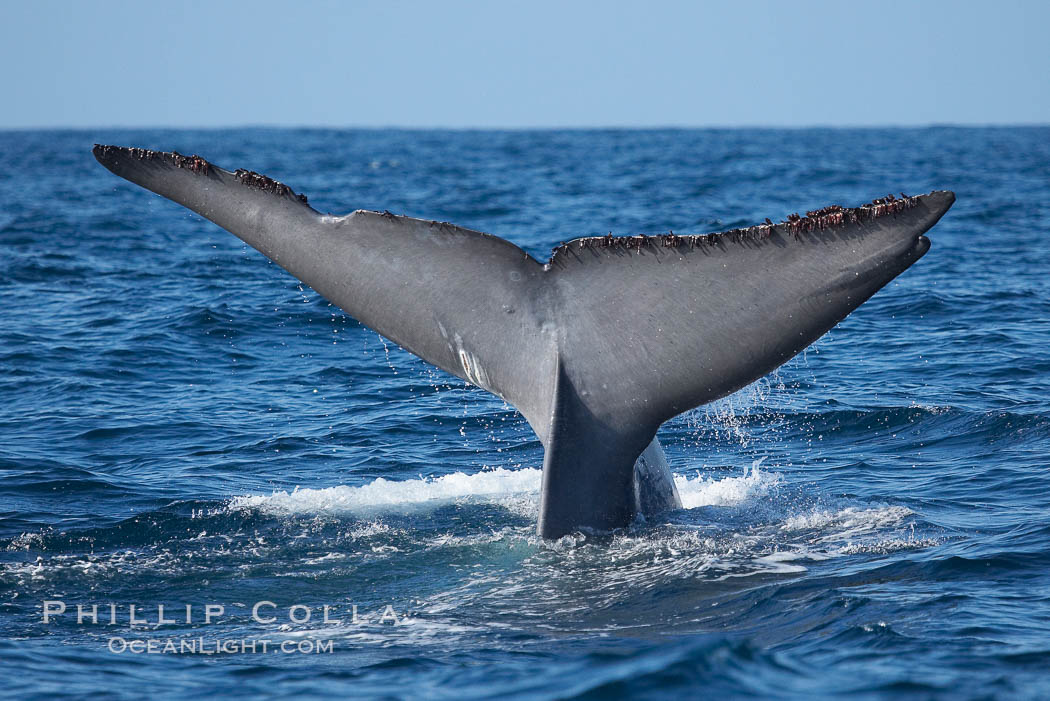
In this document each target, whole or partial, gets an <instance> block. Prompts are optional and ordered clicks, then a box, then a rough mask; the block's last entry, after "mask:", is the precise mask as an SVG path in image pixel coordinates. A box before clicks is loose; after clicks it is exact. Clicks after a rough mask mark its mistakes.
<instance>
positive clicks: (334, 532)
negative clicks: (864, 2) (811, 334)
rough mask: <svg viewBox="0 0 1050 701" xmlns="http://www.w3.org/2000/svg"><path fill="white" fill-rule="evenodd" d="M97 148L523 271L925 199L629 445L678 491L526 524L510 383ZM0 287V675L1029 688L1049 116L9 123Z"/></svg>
mask: <svg viewBox="0 0 1050 701" xmlns="http://www.w3.org/2000/svg"><path fill="white" fill-rule="evenodd" d="M95 142H101V143H112V144H120V145H131V146H141V147H148V148H155V149H162V150H172V149H175V150H178V151H180V152H182V153H187V154H190V153H199V154H201V155H203V156H205V157H206V158H208V159H209V160H211V161H212V162H214V163H216V164H218V165H221V166H224V167H227V168H231V169H233V168H248V169H252V170H256V171H259V172H262V173H265V174H267V175H270V176H272V177H274V178H277V179H279V180H282V181H284V182H286V183H288V184H289V185H291V186H292V187H293V188H294V189H295V190H296V191H298V192H305V193H307V194H308V195H309V197H310V203H311V204H312V205H313V206H314V207H315V208H317V209H319V210H322V211H330V212H333V213H339V214H342V213H346V212H349V211H352V210H354V209H358V208H366V209H376V210H390V211H393V212H395V213H399V214H400V213H403V214H409V215H412V216H418V217H424V218H430V219H438V220H448V221H451V222H454V223H456V224H460V225H463V226H467V227H470V228H474V229H480V230H483V231H488V232H492V233H495V234H497V235H500V236H503V237H505V238H507V239H510V240H511V241H513V242H514V243H516V244H518V245H520V246H522V247H523V248H525V249H526V250H527V251H528V252H530V253H531V254H532V255H533V256H535V257H536V258H538V259H540V260H543V261H545V260H547V258H548V256H549V253H550V249H551V248H552V247H553V246H555V245H557V244H558V243H559V242H561V241H565V240H568V239H570V238H573V237H578V236H583V235H604V234H606V233H608V232H612V233H614V234H619V235H626V234H636V233H649V234H655V233H662V232H666V231H668V230H673V231H674V232H676V233H679V234H686V233H705V232H709V231H718V230H722V229H726V228H732V227H737V226H744V225H750V224H754V223H758V222H761V221H762V220H763V219H764V218H765V217H770V218H772V219H774V220H776V221H779V220H780V219H782V218H784V217H785V216H786V215H787V214H789V213H791V212H797V211H805V210H807V209H814V208H817V207H820V206H823V205H827V204H832V203H836V204H842V205H850V206H852V205H857V204H861V203H864V202H867V201H869V200H871V199H872V198H873V197H881V196H884V195H885V194H886V193H889V192H892V193H898V192H900V191H904V192H906V193H908V194H919V193H922V192H927V191H929V190H933V189H950V190H954V191H955V193H956V195H957V197H958V201H957V203H956V204H955V206H954V207H953V208H952V209H951V210H950V211H949V212H948V214H947V215H946V216H945V217H944V219H943V220H942V221H941V223H940V224H938V225H937V226H936V227H935V228H934V229H933V230H932V231H931V232H930V238H931V240H932V243H933V247H932V250H931V251H930V252H929V253H928V254H927V255H926V257H925V258H923V259H922V260H921V261H919V262H918V263H917V264H915V265H914V266H913V267H912V268H911V269H910V270H908V271H907V272H906V273H904V274H903V275H902V276H901V277H900V278H898V279H897V280H896V281H894V282H893V283H891V284H890V285H889V286H887V287H886V288H885V289H884V290H882V291H881V292H879V293H878V294H877V295H876V296H875V297H874V298H872V299H871V300H870V301H869V302H868V303H866V304H864V305H863V306H862V307H860V308H859V309H858V310H857V311H856V312H854V313H853V314H852V315H851V316H850V317H849V318H847V319H846V320H845V321H844V322H843V323H842V324H840V325H839V326H838V327H836V328H835V329H834V330H833V331H832V332H831V333H830V334H828V335H827V336H825V337H824V338H822V339H821V340H820V341H818V342H817V343H816V344H815V345H814V346H812V347H810V348H809V350H808V351H806V352H805V353H804V354H802V355H800V356H798V357H797V358H796V359H795V360H793V361H792V362H790V363H788V364H787V365H785V366H784V367H782V368H780V369H779V370H778V371H777V372H775V373H773V374H772V375H770V376H768V377H766V378H763V379H762V380H760V381H758V382H756V383H755V384H753V385H752V386H750V387H747V388H745V389H744V390H741V391H740V392H738V393H736V394H735V395H732V396H730V397H728V398H726V399H724V400H721V401H719V402H716V403H714V404H712V405H708V406H706V407H701V408H698V409H695V410H693V411H691V412H689V413H687V414H685V415H682V416H680V417H678V418H676V419H674V420H672V421H670V422H669V423H667V424H666V425H665V426H664V427H663V428H662V429H661V430H660V433H659V438H660V440H661V441H662V442H663V444H664V446H665V450H666V451H667V454H668V459H669V461H670V463H671V466H672V469H673V471H674V472H675V475H676V480H677V482H678V488H679V490H680V491H681V494H682V498H683V501H684V503H685V507H686V508H684V509H683V510H680V511H676V512H673V513H671V514H669V515H667V516H666V517H665V518H663V519H659V520H650V521H649V522H647V523H643V522H638V523H636V524H634V525H633V526H632V527H631V528H629V529H627V530H626V531H624V532H619V533H615V534H611V535H605V536H600V537H596V536H590V537H585V536H583V535H579V536H570V537H567V538H564V539H562V540H560V541H557V542H543V541H541V540H539V539H537V537H536V536H535V534H534V531H535V519H536V512H537V501H538V488H539V482H540V471H539V467H540V465H541V462H542V454H543V453H542V448H541V446H540V444H539V442H538V440H537V439H536V438H535V436H534V435H533V434H532V432H531V430H530V429H529V427H528V425H527V424H526V423H525V421H524V419H523V418H522V417H521V416H520V415H519V414H518V413H517V412H516V411H515V410H514V409H513V408H512V407H510V406H508V405H506V404H504V403H503V402H502V401H501V400H499V399H497V398H495V397H493V396H491V395H488V394H486V393H485V392H483V391H481V390H478V389H474V388H472V387H469V386H467V385H466V384H465V383H463V382H462V381H460V380H458V379H455V378H453V377H451V376H449V375H447V374H445V373H443V372H442V371H439V370H436V369H435V368H433V367H430V366H428V365H426V364H424V363H423V362H422V361H420V360H418V359H416V358H415V357H413V356H412V355H410V354H408V353H407V352H405V351H403V350H401V349H399V348H398V347H397V346H396V345H394V344H392V343H389V342H384V340H383V339H382V338H380V337H379V336H377V335H376V334H375V333H373V332H372V331H370V330H368V329H366V328H363V327H362V326H361V325H360V324H358V323H357V322H356V321H355V320H353V319H351V318H348V317H346V316H345V315H343V314H342V313H341V312H340V311H339V310H338V309H337V308H334V307H333V306H331V305H330V304H329V303H328V302H326V301H325V300H324V299H322V298H320V297H319V296H318V295H317V294H315V293H314V292H313V291H311V290H310V289H308V288H304V287H302V286H301V285H300V284H299V283H298V282H297V281H296V280H295V279H294V278H292V277H291V276H289V275H288V274H286V273H285V272H284V271H282V270H281V269H280V268H279V267H277V266H276V265H274V264H271V263H269V262H267V261H266V260H265V259H264V258H263V257H262V256H261V255H260V254H258V253H256V252H255V251H253V250H249V249H247V248H246V247H245V246H244V245H243V244H242V243H241V242H240V241H238V240H237V239H236V238H234V237H233V236H231V235H229V234H227V233H226V232H224V231H222V230H220V229H219V228H218V227H216V226H215V225H213V224H211V223H209V222H207V221H205V220H203V219H201V218H200V217H198V216H196V215H195V214H192V213H191V212H189V211H188V210H185V209H182V208H181V207H179V206H177V205H175V204H172V203H170V202H168V201H166V200H163V199H162V198H160V197H157V196H155V195H153V194H151V193H148V192H146V191H144V190H142V189H139V188H138V187H135V186H133V185H131V184H130V183H127V182H125V181H123V180H121V179H119V178H117V177H116V176H114V175H112V174H111V173H109V172H108V171H106V170H105V169H103V168H102V167H101V166H99V165H98V164H97V163H96V162H95V160H94V159H93V157H92V155H91V146H92V144H93V143H95ZM0 299H2V304H0V694H2V695H3V696H6V697H9V698H18V699H35V698H41V699H44V698H47V699H50V698H58V697H62V696H71V697H72V696H76V697H79V696H86V695H98V696H100V697H106V698H128V699H132V698H140V697H142V696H150V697H153V698H166V697H185V696H189V695H191V694H192V695H200V694H210V693H218V694H221V695H222V696H226V697H241V698H268V697H277V696H286V695H291V694H296V695H302V696H309V697H331V698H346V697H355V698H356V697H366V698H367V697H383V698H411V699H457V700H459V699H472V698H486V697H498V698H501V699H518V698H522V699H526V698H537V699H543V698H553V697H557V698H573V699H606V698H618V697H627V696H630V697H638V698H698V697H703V698H731V697H742V696H759V697H768V698H798V699H809V698H813V697H843V698H844V697H849V698H952V699H955V698H1033V699H1035V698H1047V697H1048V696H1050V469H1048V466H1050V383H1048V378H1050V350H1048V349H1050V128H988V129H978V128H972V129H971V128H965V129H963V128H947V127H946V128H929V129H864V130H825V129H813V130H659V131H620V130H599V131H506V132H503V131H398V130H377V131H367V130H350V131H338V130H311V129H303V130H297V129H238V130H219V131H214V130H212V131H185V130H151V131H132V130H119V131H118V130H109V131H106V130H98V131H39V132H37V131H19V132H0ZM414 301H415V300H405V303H406V304H412V303H413V302H414ZM713 308H717V300H713ZM45 602H46V603H45ZM111 604H112V605H113V606H114V608H113V609H112V610H111V609H110V605H111ZM77 605H80V606H81V607H82V610H81V612H82V613H84V614H90V613H91V611H92V607H93V606H97V608H96V609H95V612H96V614H97V622H93V621H92V620H91V617H90V615H86V616H85V617H83V618H82V619H81V620H80V621H79V622H78V618H77ZM62 606H64V607H65V611H64V612H62V613H58V611H59V609H60V608H61V607H62ZM131 606H135V607H136V609H135V612H134V614H132V612H131V610H130V607H131ZM159 606H164V611H160V610H159V609H158V607H159ZM187 606H189V607H191V608H190V615H189V619H190V620H189V622H187V621H186V619H187V612H186V607H187ZM326 606H327V607H328V615H329V620H328V621H325V620H324V610H325V609H324V607H326ZM355 606H356V607H357V608H356V609H354V608H353V607H355ZM206 607H211V608H207V609H206ZM219 607H221V612H220V609H219ZM253 609H254V611H255V614H256V615H255V616H254V617H253ZM355 610H356V618H355V617H354V611H355ZM45 611H47V612H50V615H48V622H47V623H45V622H44V620H43V619H44V614H45ZM111 614H112V620H111ZM206 614H210V615H208V616H207V620H206ZM307 616H309V620H306V617H307ZM253 641H254V643H253ZM263 641H268V642H267V645H266V649H265V650H264V649H263ZM169 643H170V646H169ZM250 643H252V644H254V646H255V649H254V651H253V649H252V648H251V647H250V645H249V644H250ZM194 646H195V647H194Z"/></svg>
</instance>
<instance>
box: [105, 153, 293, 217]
mask: <svg viewBox="0 0 1050 701" xmlns="http://www.w3.org/2000/svg"><path fill="white" fill-rule="evenodd" d="M95 152H96V153H97V154H98V155H100V156H101V157H103V158H106V157H113V156H114V155H122V156H130V157H131V158H136V159H138V160H140V161H159V162H163V163H170V164H171V165H173V166H175V167H176V168H184V169H186V170H189V171H192V172H193V173H196V174H197V175H209V174H210V173H211V172H212V170H213V169H215V170H220V171H221V170H222V169H221V168H217V169H216V168H215V166H213V165H212V164H211V163H209V162H208V161H206V160H204V159H203V158H201V157H200V156H198V155H196V154H194V155H192V156H183V155H182V154H181V153H178V152H177V151H151V150H149V149H148V148H125V147H123V146H104V145H102V144H95ZM223 172H227V171H223ZM233 175H234V177H236V178H237V179H238V180H240V181H241V182H242V183H243V184H245V185H247V186H248V187H254V188H255V189H257V190H262V191H264V192H269V193H272V194H274V195H291V196H292V197H295V198H296V199H298V200H299V201H300V202H302V203H303V204H306V203H307V200H306V195H299V194H296V193H295V191H294V190H292V188H290V187H288V186H287V185H285V184H284V183H282V182H278V181H277V180H274V179H273V178H268V177H266V176H265V175H262V174H261V173H256V172H255V171H251V170H244V169H243V168H242V169H240V170H237V171H236V172H235V173H233Z"/></svg>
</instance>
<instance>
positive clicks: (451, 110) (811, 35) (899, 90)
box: [0, 0, 1050, 128]
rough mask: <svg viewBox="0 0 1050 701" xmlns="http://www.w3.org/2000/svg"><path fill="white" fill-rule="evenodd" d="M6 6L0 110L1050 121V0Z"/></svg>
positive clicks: (120, 122) (0, 35) (313, 117)
mask: <svg viewBox="0 0 1050 701" xmlns="http://www.w3.org/2000/svg"><path fill="white" fill-rule="evenodd" d="M0 8H2V21H0V58H2V60H3V65H4V67H5V68H4V71H3V73H2V76H0V86H2V88H3V91H2V95H3V104H4V106H3V108H2V109H0V128H6V127H77V126H89V127H101V126H178V127H201V126H204V127H206V126H243V125H260V124H262V125H289V126H292V125H307V126H405V127H537V126H539V127H547V126H568V127H579V126H631V127H637V126H758V125H773V126H809V125H889V124H931V123H933V124H943V123H954V124H986V123H1008V124H1017V123H1042V124H1045V123H1050V77H1048V76H1050V41H1048V39H1047V37H1046V35H1047V33H1048V31H1050V3H1047V2H1010V1H1002V0H1000V2H997V3H989V2H967V1H960V2H940V1H938V2H893V1H888V0H882V1H880V2H847V1H845V0H844V1H842V2H823V1H816V0H815V1H812V2H758V1H755V2H748V1H744V2H725V3H704V2H659V1H658V0H650V1H648V2H637V3H620V2H605V3H598V2H572V1H570V0H561V1H560V2H559V1H555V2H548V1H546V0H530V1H529V2H513V3H512V2H458V1H456V0H435V1H433V2H389V1H388V2H349V1H347V2H334V1H332V2H322V1H309V0H306V1H302V2H292V1H283V2H275V1H271V0H251V1H250V2H244V1H241V0H226V1H224V0H209V1H207V2H201V1H197V0H190V1H180V2H148V1H145V0H138V1H127V2H125V1H120V2H117V1H114V0H94V1H92V2H75V1H74V0H68V1H65V2H56V1H54V0H34V1H33V2H16V1H15V0H0Z"/></svg>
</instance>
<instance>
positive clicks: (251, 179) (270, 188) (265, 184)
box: [234, 168, 306, 204]
mask: <svg viewBox="0 0 1050 701" xmlns="http://www.w3.org/2000/svg"><path fill="white" fill-rule="evenodd" d="M234 175H236V176H237V179H238V180H240V181H241V182H242V183H244V184H245V185H247V186H248V187H254V188H256V189H259V190H263V191H265V192H270V193H273V194H274V195H291V196H293V197H297V198H299V201H300V202H302V203H303V204H306V195H297V194H296V193H295V191H294V190H292V188H290V187H288V186H287V185H285V184H284V183H282V182H278V181H276V180H274V179H273V178H268V177H266V176H265V175H263V174H262V173H256V172H255V171H254V170H245V169H243V168H238V169H237V172H235V173H234Z"/></svg>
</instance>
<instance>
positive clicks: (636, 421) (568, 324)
mask: <svg viewBox="0 0 1050 701" xmlns="http://www.w3.org/2000/svg"><path fill="white" fill-rule="evenodd" d="M94 154H95V157H96V158H97V159H98V160H99V162H100V163H102V165H104V166H105V167H106V168H108V169H109V170H111V171H113V172H114V173H116V174H117V175H119V176H121V177H123V178H126V179H127V180H130V181H131V182H133V183H136V184H138V185H141V186H142V187H145V188H147V189H149V190H152V191H153V192H155V193H157V194H159V195H162V196H164V197H167V198H169V199H171V200H174V201H175V202H178V203H179V204H182V205H184V206H186V207H188V208H189V209H191V210H193V211H195V212H197V213H199V214H200V215H202V216H204V217H205V218H207V219H210V220H211V221H213V222H215V223H216V224H218V225H219V226H221V227H223V228H224V229H227V230H228V231H230V232H231V233H233V234H235V235H236V236H238V237H239V238H241V239H242V240H244V241H245V242H246V243H248V244H250V245H251V246H253V247H254V248H256V249H258V250H259V251H261V252H262V253H263V254H264V255H266V256H267V257H268V258H270V259H271V260H273V261H274V262H276V263H278V264H279V265H281V266H282V267H283V268H285V269H286V270H288V272H290V273H291V274H292V275H294V276H295V277H297V278H299V279H300V280H301V281H303V282H304V283H306V284H307V285H309V286H311V287H313V288H314V289H315V290H316V291H317V292H318V293H320V294H321V295H322V296H324V297H325V298H327V299H328V300H330V301H331V302H333V303H334V304H336V305H338V306H339V307H341V308H342V309H343V310H345V311H346V312H347V313H348V314H350V315H351V316H353V317H354V318H356V319H357V320H359V321H360V322H362V323H363V324H365V325H366V326H369V327H370V328H372V329H374V330H375V331H377V332H379V333H380V334H382V335H383V336H386V337H387V338H389V339H391V340H392V341H394V342H395V343H397V344H399V345H401V346H402V347H404V348H405V349H407V350H409V351H411V352H412V353H415V354H416V355H418V356H419V357H421V358H423V359H424V360H426V361H427V362H430V363H432V364H434V365H436V366H438V367H440V368H441V369H443V370H445V371H447V372H449V373H451V374H453V375H456V376H457V377H460V378H462V379H463V380H466V381H468V382H470V383H472V384H475V385H477V386H478V387H481V388H483V389H485V390H488V391H490V392H493V393H494V394H496V395H498V396H500V397H501V398H503V399H505V400H506V401H508V402H509V403H511V404H513V405H514V406H515V407H516V408H517V409H518V410H519V411H520V412H521V413H522V414H523V415H524V416H525V418H526V420H527V421H528V422H529V424H530V425H531V426H532V428H533V430H534V431H535V432H536V434H537V436H538V437H539V439H540V441H541V442H542V443H543V446H544V449H545V453H544V462H543V485H542V492H541V500H540V516H539V523H538V529H539V532H540V534H541V535H542V536H544V537H559V536H561V535H565V534H566V533H570V532H572V531H574V530H577V529H579V528H595V529H609V528H616V527H621V526H625V525H627V523H629V522H630V520H631V519H632V518H633V516H634V515H635V514H636V513H637V512H639V511H643V512H652V511H657V510H659V509H661V508H668V507H671V506H674V505H676V504H678V497H677V493H676V492H675V490H674V483H673V480H672V479H671V476H670V472H669V470H668V468H667V466H666V462H665V461H664V460H663V455H662V451H661V450H660V447H659V443H658V442H657V441H656V440H655V436H656V430H657V428H658V427H659V426H660V424H662V423H663V422H664V421H666V420H667V419H670V418H671V417H673V416H675V415H677V414H680V413H682V412H684V411H687V410H689V409H691V408H693V407H695V406H699V405H701V404H703V403H706V402H709V401H712V400H714V399H717V398H719V397H723V396H725V395H727V394H729V393H731V392H733V391H735V390H737V389H739V388H741V387H743V386H745V385H746V384H748V383H750V382H752V381H754V380H755V379H757V378H759V377H761V376H762V375H764V374H766V373H767V372H769V371H771V370H773V369H774V368H776V367H777V366H779V365H780V364H782V363H784V362H786V361H787V360H789V359H790V358H791V357H793V356H794V355H795V354H797V353H798V352H800V351H801V350H802V349H804V348H805V347H806V346H808V345H809V344H810V343H812V342H813V341H815V340H816V339H817V338H819V337H820V336H821V335H823V334H824V333H825V332H826V331H828V330H829V329H830V328H831V327H832V326H834V325H835V324H836V323H838V322H839V321H841V320H842V319H843V318H844V317H845V316H846V315H847V314H849V312H851V311H852V310H853V309H855V308H856V307H857V306H859V305H860V304H861V303H862V302H864V301H865V300H866V299H868V298H869V297H870V296H871V295H872V294H874V293H875V292H876V291H878V290H879V289H880V288H881V287H883V286H884V285H885V284H886V283H888V282H889V281H890V280H892V279H893V278H894V277H896V276H897V275H898V274H900V273H901V272H903V271H904V270H905V269H906V268H907V267H908V266H910V265H911V264H912V263H914V262H915V261H916V260H918V259H919V258H920V257H921V256H922V255H923V254H924V253H925V252H926V251H927V250H928V248H929V241H928V240H927V239H926V238H925V237H924V236H922V234H923V233H925V232H926V231H927V230H928V229H929V228H930V227H932V226H933V225H934V224H935V223H936V222H937V221H938V220H939V219H940V217H941V216H942V215H943V214H944V213H945V212H946V211H947V210H948V208H949V207H950V206H951V205H952V203H953V202H954V199H955V197H954V195H953V194H952V193H950V192H944V191H939V192H932V193H929V194H926V195H920V196H917V197H905V196H903V195H902V196H901V197H900V198H895V197H893V196H889V197H887V198H884V199H879V200H875V201H874V202H873V203H871V204H869V205H863V206H861V207H856V208H843V207H837V206H832V207H826V208H824V209H821V210H817V211H813V212H809V213H808V214H807V216H805V217H801V216H799V215H791V216H790V217H788V219H787V220H786V221H784V222H781V223H779V224H773V223H772V222H770V221H769V220H766V222H767V223H766V224H762V225H758V226H754V227H750V228H748V229H737V230H733V231H729V232H723V233H718V234H708V235H703V236H676V235H674V234H668V235H664V236H634V237H622V238H614V237H611V236H606V237H595V238H582V239H576V240H574V241H571V242H569V243H567V244H563V245H562V246H559V247H558V248H557V249H555V251H554V255H553V256H552V258H551V260H550V262H548V263H547V264H541V263H539V262H537V261H536V260H534V259H533V258H532V257H530V256H529V255H528V254H526V253H525V252H524V251H522V250H521V249H520V248H518V247H517V246H515V245H513V244H511V243H510V242H508V241H505V240H503V239H500V238H498V237H495V236H491V235H489V234H484V233H481V232H477V231H471V230H469V229H464V228H461V227H457V226H453V225H451V224H447V223H441V222H433V221H425V220H420V219H414V218H411V217H403V216H397V215H393V214H390V213H388V212H384V213H378V212H370V211H364V210H358V211H356V212H353V213H352V214H349V215H346V216H331V215H324V214H321V213H319V212H317V211H315V210H314V209H312V208H311V207H310V206H309V205H308V204H307V202H306V198H305V197H302V196H300V195H296V194H295V193H294V192H293V191H292V190H291V189H290V188H288V187H287V186H286V185H283V184H281V183H279V182H277V181H275V180H272V179H270V178H267V177H265V176H262V175H259V174H258V173H254V172H251V171H245V170H238V171H236V172H230V171H227V170H223V169H221V168H218V167H216V166H214V165H212V164H210V163H208V162H207V161H205V160H204V159H202V158H199V157H197V156H182V155H179V154H176V153H163V152H156V151H148V150H144V149H130V148H122V147H115V146H101V145H96V146H95V149H94Z"/></svg>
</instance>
